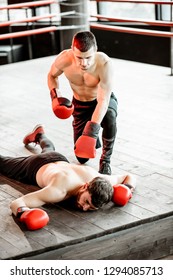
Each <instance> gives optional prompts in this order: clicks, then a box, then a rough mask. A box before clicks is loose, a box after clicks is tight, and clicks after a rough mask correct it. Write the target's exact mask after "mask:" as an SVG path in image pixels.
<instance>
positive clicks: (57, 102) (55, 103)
mask: <svg viewBox="0 0 173 280" xmlns="http://www.w3.org/2000/svg"><path fill="white" fill-rule="evenodd" d="M50 96H51V99H52V110H53V112H54V114H55V116H56V117H58V118H59V119H67V118H69V117H70V116H71V115H72V113H73V111H74V106H73V104H72V103H71V101H70V100H68V99H67V98H65V97H58V96H57V93H56V89H55V88H53V89H52V90H51V91H50Z"/></svg>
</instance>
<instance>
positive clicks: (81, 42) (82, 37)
mask: <svg viewBox="0 0 173 280" xmlns="http://www.w3.org/2000/svg"><path fill="white" fill-rule="evenodd" d="M72 47H76V48H77V49H78V50H79V51H81V52H87V51H88V50H89V49H91V48H92V47H94V48H97V43H96V38H95V36H94V34H93V33H92V32H90V31H80V32H77V33H76V34H75V35H74V36H73V42H72Z"/></svg>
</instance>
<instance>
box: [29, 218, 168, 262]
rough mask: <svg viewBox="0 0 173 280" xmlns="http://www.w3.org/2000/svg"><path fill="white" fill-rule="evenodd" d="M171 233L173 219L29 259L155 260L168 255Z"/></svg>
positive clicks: (148, 224)
mask: <svg viewBox="0 0 173 280" xmlns="http://www.w3.org/2000/svg"><path fill="white" fill-rule="evenodd" d="M165 228H166V229H167V232H166V231H165ZM172 232H173V216H171V217H168V218H165V219H162V220H158V221H155V222H152V223H146V224H145V225H141V226H137V227H133V228H131V229H128V230H124V231H123V230H122V231H119V232H116V233H112V234H110V235H106V236H104V237H99V238H97V239H94V240H89V241H85V242H83V243H80V244H75V245H72V246H68V248H66V247H65V248H60V249H57V250H54V251H51V252H47V253H44V254H42V255H38V256H35V257H32V259H54V260H58V259H63V260H69V259H70V260H76V259H80V260H88V259H97V260H98V259H114V260H121V259H123V260H124V259H125V260H128V259H138V260H143V259H155V258H159V257H163V256H166V255H169V254H170V253H171V252H170V247H171V246H173V239H172ZM24 259H30V258H27V257H26V258H24Z"/></svg>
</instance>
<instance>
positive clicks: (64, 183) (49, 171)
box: [36, 161, 98, 194]
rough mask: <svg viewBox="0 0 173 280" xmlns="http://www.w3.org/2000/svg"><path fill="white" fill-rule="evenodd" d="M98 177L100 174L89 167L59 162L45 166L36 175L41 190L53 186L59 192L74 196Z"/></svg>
mask: <svg viewBox="0 0 173 280" xmlns="http://www.w3.org/2000/svg"><path fill="white" fill-rule="evenodd" d="M96 176H98V172H97V171H96V170H94V169H93V168H91V167H89V166H81V165H76V164H71V163H70V164H69V163H68V162H64V161H58V162H55V163H48V164H45V165H43V166H42V167H41V168H40V169H39V170H38V172H37V174H36V181H37V184H38V185H39V186H40V187H41V188H44V187H46V186H50V185H51V184H52V185H55V186H56V187H57V188H58V189H59V190H63V191H65V192H66V193H67V194H72V193H73V191H76V190H77V189H78V188H80V187H81V186H82V185H83V184H85V183H86V182H90V181H91V180H92V179H93V178H95V177H96Z"/></svg>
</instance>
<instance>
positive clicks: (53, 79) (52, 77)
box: [47, 57, 63, 90]
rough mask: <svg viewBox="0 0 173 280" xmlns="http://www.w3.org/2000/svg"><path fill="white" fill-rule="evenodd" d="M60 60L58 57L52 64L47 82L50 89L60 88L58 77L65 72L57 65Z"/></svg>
mask: <svg viewBox="0 0 173 280" xmlns="http://www.w3.org/2000/svg"><path fill="white" fill-rule="evenodd" d="M58 61H59V57H57V58H56V60H55V61H54V62H53V64H52V65H51V68H50V71H49V73H48V76H47V84H48V87H49V90H52V89H53V88H56V89H59V81H58V77H59V76H60V75H61V74H62V73H63V71H62V70H61V69H59V68H58V67H57V66H58Z"/></svg>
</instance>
